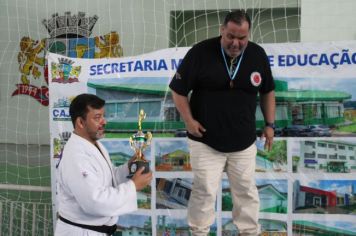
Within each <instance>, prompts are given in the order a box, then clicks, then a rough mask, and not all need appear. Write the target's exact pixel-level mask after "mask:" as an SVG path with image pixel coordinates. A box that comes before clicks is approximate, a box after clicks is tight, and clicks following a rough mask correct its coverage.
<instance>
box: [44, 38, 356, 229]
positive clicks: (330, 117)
mask: <svg viewBox="0 0 356 236" xmlns="http://www.w3.org/2000/svg"><path fill="white" fill-rule="evenodd" d="M262 46H263V48H264V49H265V50H266V52H267V55H268V58H269V61H270V64H271V68H272V73H273V76H274V78H275V82H276V89H275V92H276V125H277V128H276V132H275V135H276V138H275V141H274V145H273V148H272V150H271V151H270V152H267V151H265V150H264V149H263V146H264V140H263V139H260V138H258V137H257V138H256V145H257V148H258V153H257V156H256V186H257V188H258V191H259V198H260V224H261V226H262V231H263V234H262V235H293V232H294V233H298V235H303V233H304V232H305V235H356V226H355V225H354V222H356V177H355V176H356V175H355V173H356V99H355V98H356V83H355V81H356V41H346V42H320V43H288V44H265V45H262ZM188 50H189V48H169V49H164V50H159V51H155V52H152V53H148V54H143V55H140V56H134V57H122V58H108V59H76V58H67V57H64V56H62V55H57V54H52V53H49V54H48V55H47V58H48V75H49V98H50V99H49V108H50V109H49V110H50V134H51V157H52V158H51V163H52V184H53V185H52V186H53V188H55V187H54V186H55V181H56V180H55V170H56V165H57V164H58V162H59V160H60V158H61V153H62V150H63V147H64V145H65V143H66V141H67V140H68V139H69V137H70V134H71V132H72V130H73V127H72V124H71V121H70V116H69V105H70V102H71V100H72V99H73V98H74V97H75V96H76V95H78V94H80V93H93V94H96V95H97V96H99V97H101V98H102V99H104V100H105V101H106V105H105V116H106V119H107V122H108V123H107V125H106V133H107V134H106V138H105V139H103V140H100V141H101V142H102V143H103V144H104V145H105V147H106V148H107V149H108V151H109V153H110V156H111V160H112V163H113V164H114V165H116V166H118V165H121V164H123V163H125V162H126V161H127V160H128V159H129V158H130V157H131V156H132V155H133V150H131V149H130V145H129V137H130V136H131V135H132V134H134V133H136V131H137V129H138V127H137V124H138V123H137V122H138V114H139V110H140V109H144V110H145V112H146V119H145V121H144V122H143V123H142V130H143V131H150V132H152V134H153V139H152V143H151V145H150V147H149V148H147V149H146V150H145V157H146V159H148V160H149V161H150V168H151V169H152V171H153V174H154V178H153V180H152V182H151V185H150V186H149V187H147V188H145V189H143V190H142V191H140V192H139V193H138V206H139V210H138V211H137V212H135V213H133V214H129V215H124V216H121V217H120V219H119V221H118V222H117V224H118V225H119V227H118V232H117V235H122V234H130V233H131V235H139V234H143V235H189V227H188V224H187V221H186V216H187V204H188V201H189V196H190V192H191V188H192V184H193V173H192V171H191V165H190V155H189V148H188V145H187V138H186V131H185V127H184V123H183V121H182V120H181V119H180V116H179V113H178V112H177V110H176V108H175V106H174V103H173V100H172V97H171V94H170V91H169V88H168V84H169V82H170V80H171V78H172V77H173V75H174V73H175V71H176V69H177V67H178V66H179V63H180V62H181V60H182V58H183V57H184V55H185V54H186V52H187V51H188ZM256 105H257V112H256V126H257V130H256V132H257V134H260V133H261V130H262V128H263V126H264V120H263V115H262V112H261V109H260V108H259V106H258V104H256ZM55 192H56V191H55V189H53V193H54V196H53V200H54V202H55ZM231 210H232V200H231V192H230V189H229V182H228V179H227V176H226V174H224V175H223V179H222V181H221V186H220V188H219V191H218V195H217V204H216V216H217V217H216V220H215V223H214V224H213V226H212V227H211V232H210V235H237V233H238V231H237V229H236V227H235V226H234V225H233V223H232V215H231ZM313 232H317V233H313Z"/></svg>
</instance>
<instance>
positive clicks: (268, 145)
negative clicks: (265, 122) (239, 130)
mask: <svg viewBox="0 0 356 236" xmlns="http://www.w3.org/2000/svg"><path fill="white" fill-rule="evenodd" d="M273 136H274V130H273V129H272V128H271V127H268V126H266V127H265V128H264V129H263V133H262V135H261V139H263V138H266V141H265V149H266V150H268V151H271V149H272V145H273Z"/></svg>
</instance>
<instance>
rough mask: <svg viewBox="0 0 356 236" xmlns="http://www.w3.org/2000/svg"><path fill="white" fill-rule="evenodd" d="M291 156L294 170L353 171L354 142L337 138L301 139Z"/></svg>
mask: <svg viewBox="0 0 356 236" xmlns="http://www.w3.org/2000/svg"><path fill="white" fill-rule="evenodd" d="M295 142H299V144H300V147H299V153H295V154H294V155H295V156H294V157H293V170H294V172H301V173H307V172H323V173H354V172H356V143H354V142H347V141H339V140H303V141H295Z"/></svg>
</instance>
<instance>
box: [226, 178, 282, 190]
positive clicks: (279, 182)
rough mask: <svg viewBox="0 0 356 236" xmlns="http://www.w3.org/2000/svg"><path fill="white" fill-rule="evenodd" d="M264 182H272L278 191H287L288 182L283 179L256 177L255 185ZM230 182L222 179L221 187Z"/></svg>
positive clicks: (263, 183)
mask: <svg viewBox="0 0 356 236" xmlns="http://www.w3.org/2000/svg"><path fill="white" fill-rule="evenodd" d="M265 184H272V185H273V187H275V188H276V189H277V190H278V191H279V192H281V193H286V192H288V182H287V180H285V179H256V185H257V186H260V185H265ZM228 187H230V184H229V182H228V180H227V179H224V180H223V181H222V188H223V189H225V188H228Z"/></svg>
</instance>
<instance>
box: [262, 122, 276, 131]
mask: <svg viewBox="0 0 356 236" xmlns="http://www.w3.org/2000/svg"><path fill="white" fill-rule="evenodd" d="M265 127H270V128H272V129H273V130H275V129H276V125H275V124H274V123H271V122H266V123H265Z"/></svg>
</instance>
